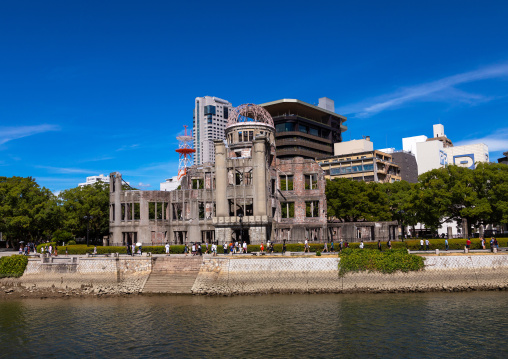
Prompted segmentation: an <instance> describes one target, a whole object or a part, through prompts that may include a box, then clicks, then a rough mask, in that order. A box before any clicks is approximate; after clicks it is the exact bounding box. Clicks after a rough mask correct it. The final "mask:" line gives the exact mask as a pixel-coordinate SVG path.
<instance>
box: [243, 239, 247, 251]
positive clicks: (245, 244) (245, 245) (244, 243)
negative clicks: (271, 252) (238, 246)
mask: <svg viewBox="0 0 508 359" xmlns="http://www.w3.org/2000/svg"><path fill="white" fill-rule="evenodd" d="M243 253H245V254H247V242H246V241H243Z"/></svg>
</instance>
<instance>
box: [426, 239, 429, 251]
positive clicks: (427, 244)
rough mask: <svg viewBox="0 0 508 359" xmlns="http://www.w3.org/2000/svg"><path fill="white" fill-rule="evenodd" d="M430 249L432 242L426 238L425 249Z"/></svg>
mask: <svg viewBox="0 0 508 359" xmlns="http://www.w3.org/2000/svg"><path fill="white" fill-rule="evenodd" d="M429 249H430V242H429V240H428V239H426V240H425V250H427V251H428V250H429Z"/></svg>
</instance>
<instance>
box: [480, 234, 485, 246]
mask: <svg viewBox="0 0 508 359" xmlns="http://www.w3.org/2000/svg"><path fill="white" fill-rule="evenodd" d="M480 244H481V246H482V249H485V238H483V236H481V237H480Z"/></svg>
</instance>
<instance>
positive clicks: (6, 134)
mask: <svg viewBox="0 0 508 359" xmlns="http://www.w3.org/2000/svg"><path fill="white" fill-rule="evenodd" d="M49 131H60V126H57V125H47V124H44V125H37V126H18V127H0V145H3V144H4V143H7V142H9V141H12V140H17V139H19V138H23V137H28V136H32V135H36V134H38V133H44V132H49Z"/></svg>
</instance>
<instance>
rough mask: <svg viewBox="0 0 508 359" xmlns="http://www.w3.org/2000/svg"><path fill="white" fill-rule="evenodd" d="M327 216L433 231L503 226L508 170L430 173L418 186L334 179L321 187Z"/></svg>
mask: <svg viewBox="0 0 508 359" xmlns="http://www.w3.org/2000/svg"><path fill="white" fill-rule="evenodd" d="M326 197H327V202H328V216H329V217H331V218H334V219H337V220H340V221H343V222H355V221H387V220H397V221H399V223H400V224H402V225H404V226H415V225H416V224H417V223H422V224H424V225H425V226H426V228H428V229H431V230H437V228H438V227H439V226H440V225H441V224H443V223H445V222H448V221H451V220H457V221H461V220H462V219H466V220H467V223H468V226H469V227H470V228H471V227H478V226H480V225H486V224H501V223H508V166H507V165H504V164H494V163H478V164H477V167H476V169H474V170H471V169H468V168H463V167H458V166H447V167H446V168H440V169H434V170H432V171H429V172H426V173H424V174H422V175H421V176H420V177H419V179H418V182H417V183H408V182H406V181H401V182H394V183H383V184H381V183H365V182H356V181H351V180H348V179H334V180H333V181H328V182H327V186H326Z"/></svg>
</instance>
